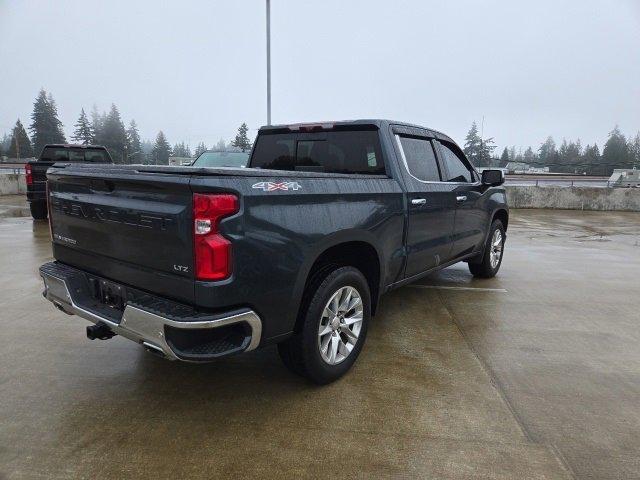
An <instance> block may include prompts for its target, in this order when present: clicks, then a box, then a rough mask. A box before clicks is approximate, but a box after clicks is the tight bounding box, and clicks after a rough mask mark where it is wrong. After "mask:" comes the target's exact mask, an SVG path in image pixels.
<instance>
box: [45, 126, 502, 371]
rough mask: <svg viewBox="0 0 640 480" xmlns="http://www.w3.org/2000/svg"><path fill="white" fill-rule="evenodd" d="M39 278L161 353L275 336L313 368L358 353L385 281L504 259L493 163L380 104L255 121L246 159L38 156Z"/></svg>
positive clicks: (77, 307)
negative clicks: (228, 163)
mask: <svg viewBox="0 0 640 480" xmlns="http://www.w3.org/2000/svg"><path fill="white" fill-rule="evenodd" d="M48 179H49V202H50V209H51V219H50V224H51V231H52V242H53V255H54V257H55V259H56V260H55V261H54V262H51V263H47V264H45V265H43V266H42V267H41V268H40V274H41V276H42V278H43V279H44V284H45V291H44V295H45V297H46V298H47V299H49V300H50V301H51V302H53V303H54V304H55V305H56V307H58V308H59V309H60V310H62V311H64V312H66V313H69V314H76V315H79V316H81V317H84V318H85V319H87V320H89V321H90V322H92V323H93V324H94V325H91V326H89V327H87V335H88V337H89V338H90V339H94V338H101V339H106V338H110V337H112V336H113V335H114V334H119V335H122V336H124V337H127V338H129V339H132V340H134V341H136V342H138V343H141V344H142V345H143V346H144V347H145V348H146V349H147V350H149V351H151V352H155V353H157V354H159V355H161V356H163V357H165V358H169V359H180V360H186V361H209V360H212V359H215V358H218V357H221V356H224V355H230V354H235V353H240V352H246V351H250V350H253V349H255V348H257V347H260V346H264V345H269V344H278V350H279V353H280V355H281V357H282V359H283V360H284V363H285V364H286V365H287V366H288V367H289V368H290V369H291V370H293V371H294V372H297V373H299V374H302V375H304V376H306V377H308V378H309V379H311V380H312V381H314V382H317V383H327V382H331V381H333V380H335V379H337V378H338V377H340V376H341V375H343V374H344V373H345V372H346V371H347V370H348V369H349V368H350V367H351V365H352V364H353V362H354V361H355V360H356V358H357V357H358V354H359V353H360V351H361V349H362V347H363V345H364V342H365V338H366V335H367V329H368V327H369V322H370V319H371V316H372V315H373V314H375V312H376V310H377V308H378V304H379V300H380V297H381V295H382V294H384V293H386V292H388V291H389V290H391V289H394V288H397V287H400V286H402V285H405V284H407V283H409V282H413V281H415V280H417V279H419V278H421V277H423V276H424V275H426V274H428V273H430V272H433V271H434V270H437V269H440V268H444V267H446V266H448V265H451V264H453V263H456V262H460V261H466V262H468V264H469V269H470V271H471V273H472V274H473V275H475V276H477V277H492V276H494V275H495V274H496V273H497V272H498V270H499V268H500V264H501V262H502V253H503V248H504V243H505V238H506V230H507V226H508V218H509V212H508V207H507V203H506V198H505V191H504V188H503V187H502V186H501V185H502V183H503V174H502V172H501V171H499V170H485V171H484V172H483V173H482V176H481V177H480V176H479V175H478V173H477V172H476V171H475V170H474V168H473V167H472V166H471V165H470V164H469V162H468V161H467V159H466V158H465V156H464V154H463V153H462V151H461V150H460V148H459V147H458V146H457V145H456V144H455V142H454V141H453V140H451V138H449V137H448V136H446V135H444V134H442V133H440V132H437V131H435V130H430V129H427V128H422V127H418V126H414V125H408V124H404V123H398V122H390V121H385V120H359V121H351V122H335V123H324V124H317V125H316V124H298V125H290V126H270V127H263V128H261V129H260V131H259V134H258V137H257V140H256V143H255V146H254V149H253V152H252V154H251V160H250V164H249V168H197V167H196V168H194V167H166V166H165V167H159V166H121V165H117V166H115V165H114V166H91V167H89V166H83V165H69V166H67V167H66V168H63V169H62V168H59V169H58V168H57V169H53V170H51V171H49V174H48Z"/></svg>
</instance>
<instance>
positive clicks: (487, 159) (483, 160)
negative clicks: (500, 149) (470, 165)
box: [478, 137, 496, 167]
mask: <svg viewBox="0 0 640 480" xmlns="http://www.w3.org/2000/svg"><path fill="white" fill-rule="evenodd" d="M495 149H496V146H495V144H494V143H493V137H491V138H487V139H486V140H481V143H480V155H479V160H478V161H479V162H480V163H479V165H478V166H479V167H490V166H492V165H493V164H494V161H493V157H492V156H493V151H494V150H495Z"/></svg>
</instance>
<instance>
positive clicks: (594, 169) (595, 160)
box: [582, 143, 604, 175]
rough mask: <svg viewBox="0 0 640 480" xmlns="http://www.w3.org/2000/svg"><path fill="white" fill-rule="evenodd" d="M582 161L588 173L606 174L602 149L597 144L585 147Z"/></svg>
mask: <svg viewBox="0 0 640 480" xmlns="http://www.w3.org/2000/svg"><path fill="white" fill-rule="evenodd" d="M582 163H583V165H584V169H585V171H586V172H587V175H604V168H603V165H602V163H601V157H600V149H599V148H598V145H597V144H595V143H594V144H593V146H590V145H587V146H586V147H584V153H583V154H582Z"/></svg>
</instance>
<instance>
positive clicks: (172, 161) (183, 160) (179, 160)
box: [169, 157, 193, 167]
mask: <svg viewBox="0 0 640 480" xmlns="http://www.w3.org/2000/svg"><path fill="white" fill-rule="evenodd" d="M191 162H193V158H191V157H169V165H171V166H174V167H175V166H181V165H191Z"/></svg>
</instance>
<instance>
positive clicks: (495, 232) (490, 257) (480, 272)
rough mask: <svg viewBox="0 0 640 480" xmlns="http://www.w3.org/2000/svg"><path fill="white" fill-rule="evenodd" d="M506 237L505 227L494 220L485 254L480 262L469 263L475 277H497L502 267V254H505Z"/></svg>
mask: <svg viewBox="0 0 640 480" xmlns="http://www.w3.org/2000/svg"><path fill="white" fill-rule="evenodd" d="M505 240H506V235H505V231H504V226H503V225H502V222H501V221H500V220H494V221H493V223H492V224H491V230H490V231H489V236H488V237H487V243H486V245H485V246H484V253H483V254H482V257H481V258H480V259H479V261H476V262H469V271H470V272H471V274H472V275H473V276H474V277H480V278H491V277H495V276H496V273H498V270H500V265H502V254H503V253H504V241H505Z"/></svg>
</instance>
